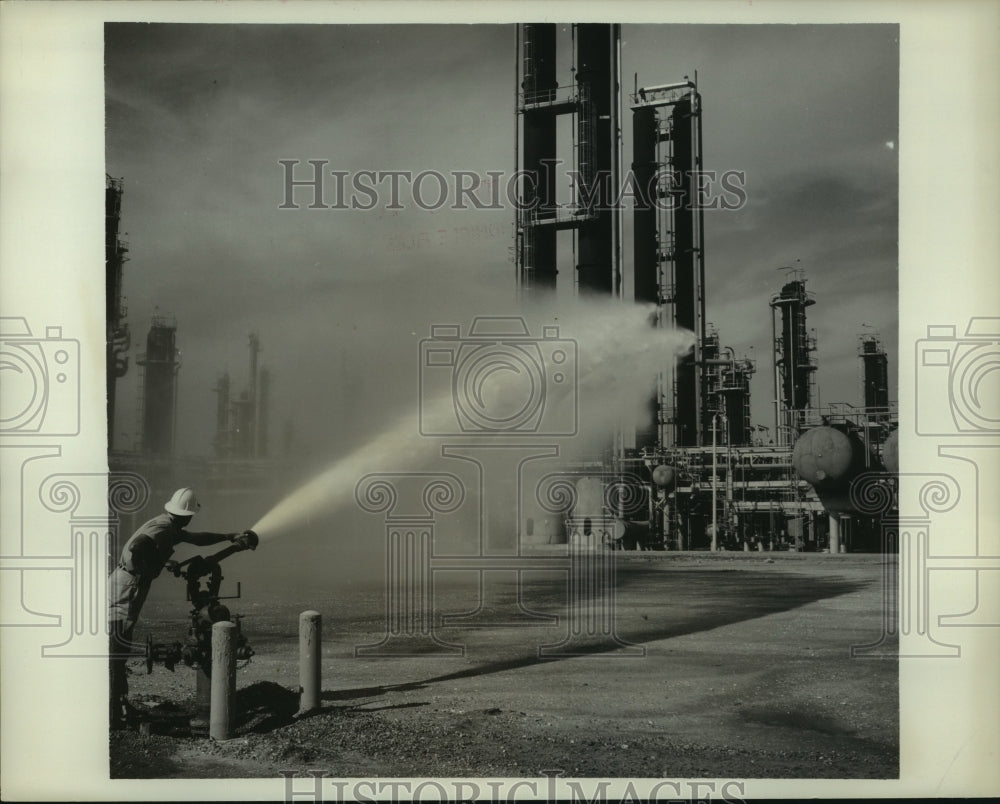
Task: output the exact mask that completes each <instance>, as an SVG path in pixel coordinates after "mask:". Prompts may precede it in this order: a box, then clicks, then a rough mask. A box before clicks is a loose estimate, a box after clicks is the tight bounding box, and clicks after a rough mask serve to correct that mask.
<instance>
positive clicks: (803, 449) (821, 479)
mask: <svg viewBox="0 0 1000 804" xmlns="http://www.w3.org/2000/svg"><path fill="white" fill-rule="evenodd" d="M871 463H874V461H872V462H871ZM792 466H794V467H795V471H797V472H798V473H799V477H801V478H802V479H803V480H805V481H807V482H808V483H809V484H810V485H812V486H813V487H814V488H815V489H817V490H822V489H834V488H843V487H845V486H847V485H848V484H849V483H850V482H851V480H852V479H853V478H854V477H856V476H857V475H859V474H860V473H861V472H864V471H865V470H866V469H867V468H871V469H878V468H881V467H879V466H875V465H873V466H869V461H866V459H865V446H864V444H862V443H861V441H860V440H859V439H858V438H856V437H854V436H850V435H848V434H847V433H844V432H842V431H840V430H837V429H836V428H833V427H814V428H813V429H812V430H807V431H806V432H804V433H803V434H802V435H801V436H799V439H798V441H796V442H795V446H794V447H793V448H792Z"/></svg>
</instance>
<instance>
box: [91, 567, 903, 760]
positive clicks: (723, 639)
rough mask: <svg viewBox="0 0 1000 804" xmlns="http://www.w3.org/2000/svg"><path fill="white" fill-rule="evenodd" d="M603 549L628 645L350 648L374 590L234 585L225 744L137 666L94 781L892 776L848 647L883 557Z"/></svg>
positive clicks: (187, 691) (875, 595) (372, 622)
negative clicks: (267, 592)
mask: <svg viewBox="0 0 1000 804" xmlns="http://www.w3.org/2000/svg"><path fill="white" fill-rule="evenodd" d="M618 556H619V561H618V584H617V589H616V592H617V597H616V607H615V615H616V616H615V624H616V633H617V635H618V637H619V638H620V640H621V641H622V642H623V643H631V644H633V645H636V646H641V647H642V648H644V654H645V655H641V656H638V655H628V653H629V651H628V650H626V649H617V650H614V649H609V647H608V645H606V644H593V643H590V644H588V645H585V646H584V648H583V650H582V651H581V653H583V654H584V655H580V656H574V657H569V658H560V659H554V660H553V659H539V657H538V646H539V645H542V644H552V643H556V642H558V641H559V640H560V638H561V637H562V636H564V635H565V633H566V625H565V624H562V625H560V624H558V623H557V624H554V625H552V624H543V625H541V626H538V625H533V626H527V625H522V626H510V627H503V628H486V627H465V628H457V627H449V628H441V629H440V630H439V632H438V633H439V634H440V636H441V638H442V639H444V640H446V641H448V642H454V643H462V644H464V645H465V647H466V651H465V655H464V656H460V655H459V656H447V657H442V656H420V657H409V658H397V657H393V658H355V656H354V647H355V646H356V645H359V644H370V643H373V642H377V641H379V639H381V637H382V635H383V634H384V631H385V626H384V597H383V595H382V593H381V591H380V590H379V589H378V588H377V587H367V588H365V587H354V588H346V589H341V590H340V591H339V592H338V594H336V595H331V594H330V593H329V592H317V593H315V594H312V595H308V596H306V595H304V594H302V593H301V590H296V592H295V593H294V594H283V595H281V596H280V597H279V596H277V595H275V596H269V597H266V598H265V597H264V596H263V595H260V596H258V597H257V598H254V597H252V596H251V595H249V594H246V595H245V597H244V599H243V600H241V601H239V605H238V606H234V609H235V610H238V611H241V612H242V613H244V614H246V620H245V621H244V628H245V631H246V633H247V635H248V637H249V638H250V640H251V642H252V644H253V645H254V648H255V649H256V651H257V655H256V656H255V657H254V660H253V661H252V662H251V663H250V664H249V665H248V666H247V667H246V668H244V669H242V670H240V672H239V675H238V682H237V683H238V691H237V696H238V700H237V707H236V708H237V723H236V728H235V736H234V738H233V739H231V740H228V741H225V742H214V741H211V740H209V739H207V738H203V737H196V736H192V735H191V733H190V729H189V727H188V720H189V718H190V715H191V714H192V713H193V712H194V706H195V704H194V700H193V692H194V672H193V671H192V670H190V669H188V668H184V667H180V668H178V669H177V671H176V673H170V672H168V671H166V670H164V669H163V668H162V667H158V668H156V669H155V670H154V671H153V673H152V674H150V675H146V674H145V669H144V664H143V662H141V661H135V662H133V663H132V666H131V667H132V670H133V675H132V676H131V677H130V684H131V693H132V702H133V703H134V704H135V705H136V706H137V707H139V708H140V710H142V712H143V714H144V717H143V719H144V721H145V725H144V726H143V727H142V728H141V730H140V731H136V730H128V731H124V732H114V733H112V734H111V741H110V750H111V770H112V777H114V778H171V777H174V778H220V777H233V778H250V777H276V776H278V775H279V772H280V771H282V770H286V771H297V772H299V773H305V772H306V771H308V770H324V771H326V772H328V773H329V775H331V776H335V777H362V776H364V777H370V776H379V777H381V776H417V775H419V776H438V777H441V776H453V777H462V776H492V777H498V776H502V777H515V776H528V777H535V776H540V775H541V774H542V771H545V770H561V771H563V772H564V773H565V774H566V775H568V776H577V777H623V776H631V777H642V778H650V777H654V778H661V777H670V778H682V777H687V778H698V777H730V778H896V777H897V776H898V769H899V759H898V757H899V716H898V684H897V679H898V665H897V662H896V661H895V660H894V659H892V658H889V659H859V658H851V657H850V653H849V651H850V646H851V645H856V644H864V643H869V642H874V641H875V640H876V639H877V638H878V637H879V635H880V622H881V610H880V606H881V594H882V591H881V586H880V578H881V573H882V561H883V559H882V557H881V556H877V555H846V556H829V555H818V554H815V555H814V554H773V555H768V554H765V555H763V556H762V555H760V554H738V553H733V554H718V555H707V554H676V553H638V554H626V553H622V554H618ZM526 577H527V576H526ZM565 595H566V593H565V579H564V577H552V576H551V574H549V575H548V576H546V575H545V574H544V573H537V577H534V576H533V577H532V578H530V579H528V581H527V583H526V588H525V589H524V591H523V600H524V602H525V603H526V604H527V605H528V606H529V607H530V608H531V610H532V611H536V612H542V613H548V614H564V613H565V606H566V597H565ZM293 596H294V597H300V598H302V599H300V600H290V599H289V598H291V597H293ZM435 600H436V601H437V602H438V611H439V612H440V613H449V612H452V613H454V612H461V611H465V610H469V609H472V608H474V607H475V603H476V600H477V598H476V590H475V589H474V587H471V586H469V585H464V584H461V583H455V584H454V585H451V586H446V587H444V588H442V589H439V590H438V591H437V594H436V598H435ZM515 603H516V597H515V594H514V588H513V586H512V585H511V586H508V587H505V588H504V594H503V595H501V596H500V597H499V598H497V599H493V600H491V601H489V603H488V605H487V610H486V613H496V614H499V615H506V616H509V615H512V614H516V612H517V609H516V605H515ZM149 608H150V609H151V610H149V611H147V612H145V614H146V615H147V617H146V618H145V620H144V623H143V625H144V627H146V628H149V629H151V630H152V632H153V634H154V636H156V637H157V638H159V637H161V636H162V638H164V639H166V638H167V636H168V635H169V637H170V638H171V639H175V638H178V637H179V636H181V635H183V633H184V627H185V622H184V620H185V617H184V608H183V605H172V606H169V605H165V604H157V605H151V606H150V607H149ZM307 608H316V609H318V610H319V611H321V612H322V613H323V615H324V643H323V689H324V692H323V707H322V708H321V710H320V711H319V712H316V713H313V714H311V715H309V716H305V717H301V718H299V717H296V712H297V709H298V684H297V668H298V664H297V659H298V642H297V636H296V628H297V616H298V612H299V611H302V610H304V609H307ZM139 636H142V637H144V633H143V634H140V635H139ZM588 651H589V654H588ZM633 652H634V651H633Z"/></svg>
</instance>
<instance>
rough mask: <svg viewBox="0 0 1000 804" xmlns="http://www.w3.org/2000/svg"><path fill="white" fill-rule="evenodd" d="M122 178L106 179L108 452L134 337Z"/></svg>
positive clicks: (105, 263) (111, 447)
mask: <svg viewBox="0 0 1000 804" xmlns="http://www.w3.org/2000/svg"><path fill="white" fill-rule="evenodd" d="M123 189H124V188H123V186H122V181H121V179H113V178H111V176H107V177H106V184H105V190H104V291H105V311H104V320H105V323H106V346H107V352H106V365H105V375H106V379H107V417H108V450H109V451H110V450H112V449H113V448H114V440H115V437H114V434H115V396H116V393H115V392H116V388H117V385H118V383H117V381H118V379H119V378H121V377H124V376H125V374H126V372H128V354H127V353H128V350H129V347H130V346H131V345H132V337H131V333H130V331H129V327H128V324H127V323H126V322H125V316H126V314H127V310H126V308H125V298H124V296H123V294H122V284H123V281H124V273H125V263H126V262H127V260H128V257H127V256H126V255H127V254H128V246H127V245H126V243H125V241H124V239H123V238H122V236H121V217H122V192H123Z"/></svg>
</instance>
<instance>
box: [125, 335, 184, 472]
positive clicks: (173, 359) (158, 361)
mask: <svg viewBox="0 0 1000 804" xmlns="http://www.w3.org/2000/svg"><path fill="white" fill-rule="evenodd" d="M136 363H138V364H139V365H140V366H141V367H142V370H143V372H142V376H141V379H140V385H141V389H142V390H141V392H140V394H139V411H138V414H139V415H138V419H139V428H138V429H139V432H140V433H141V442H140V443H141V444H142V450H141V451H142V452H144V453H145V454H147V455H162V456H171V455H173V454H174V445H175V437H176V430H177V372H178V371H179V370H180V367H181V362H180V353H179V352H178V351H177V322H176V321H175V320H174V319H173V318H171V317H167V316H162V315H155V316H153V321H152V324H151V325H150V328H149V334H148V335H147V336H146V353H145V354H144V355H142V356H140V358H139V359H138V360H137V361H136Z"/></svg>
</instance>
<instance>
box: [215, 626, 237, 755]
mask: <svg viewBox="0 0 1000 804" xmlns="http://www.w3.org/2000/svg"><path fill="white" fill-rule="evenodd" d="M235 689H236V624H235V623H231V622H228V621H225V622H219V623H216V624H215V625H213V626H212V708H211V712H210V714H209V718H208V736H209V737H211V738H212V739H213V740H228V739H229V738H230V737H231V736H232V727H233V699H234V697H235V695H234V692H235Z"/></svg>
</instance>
